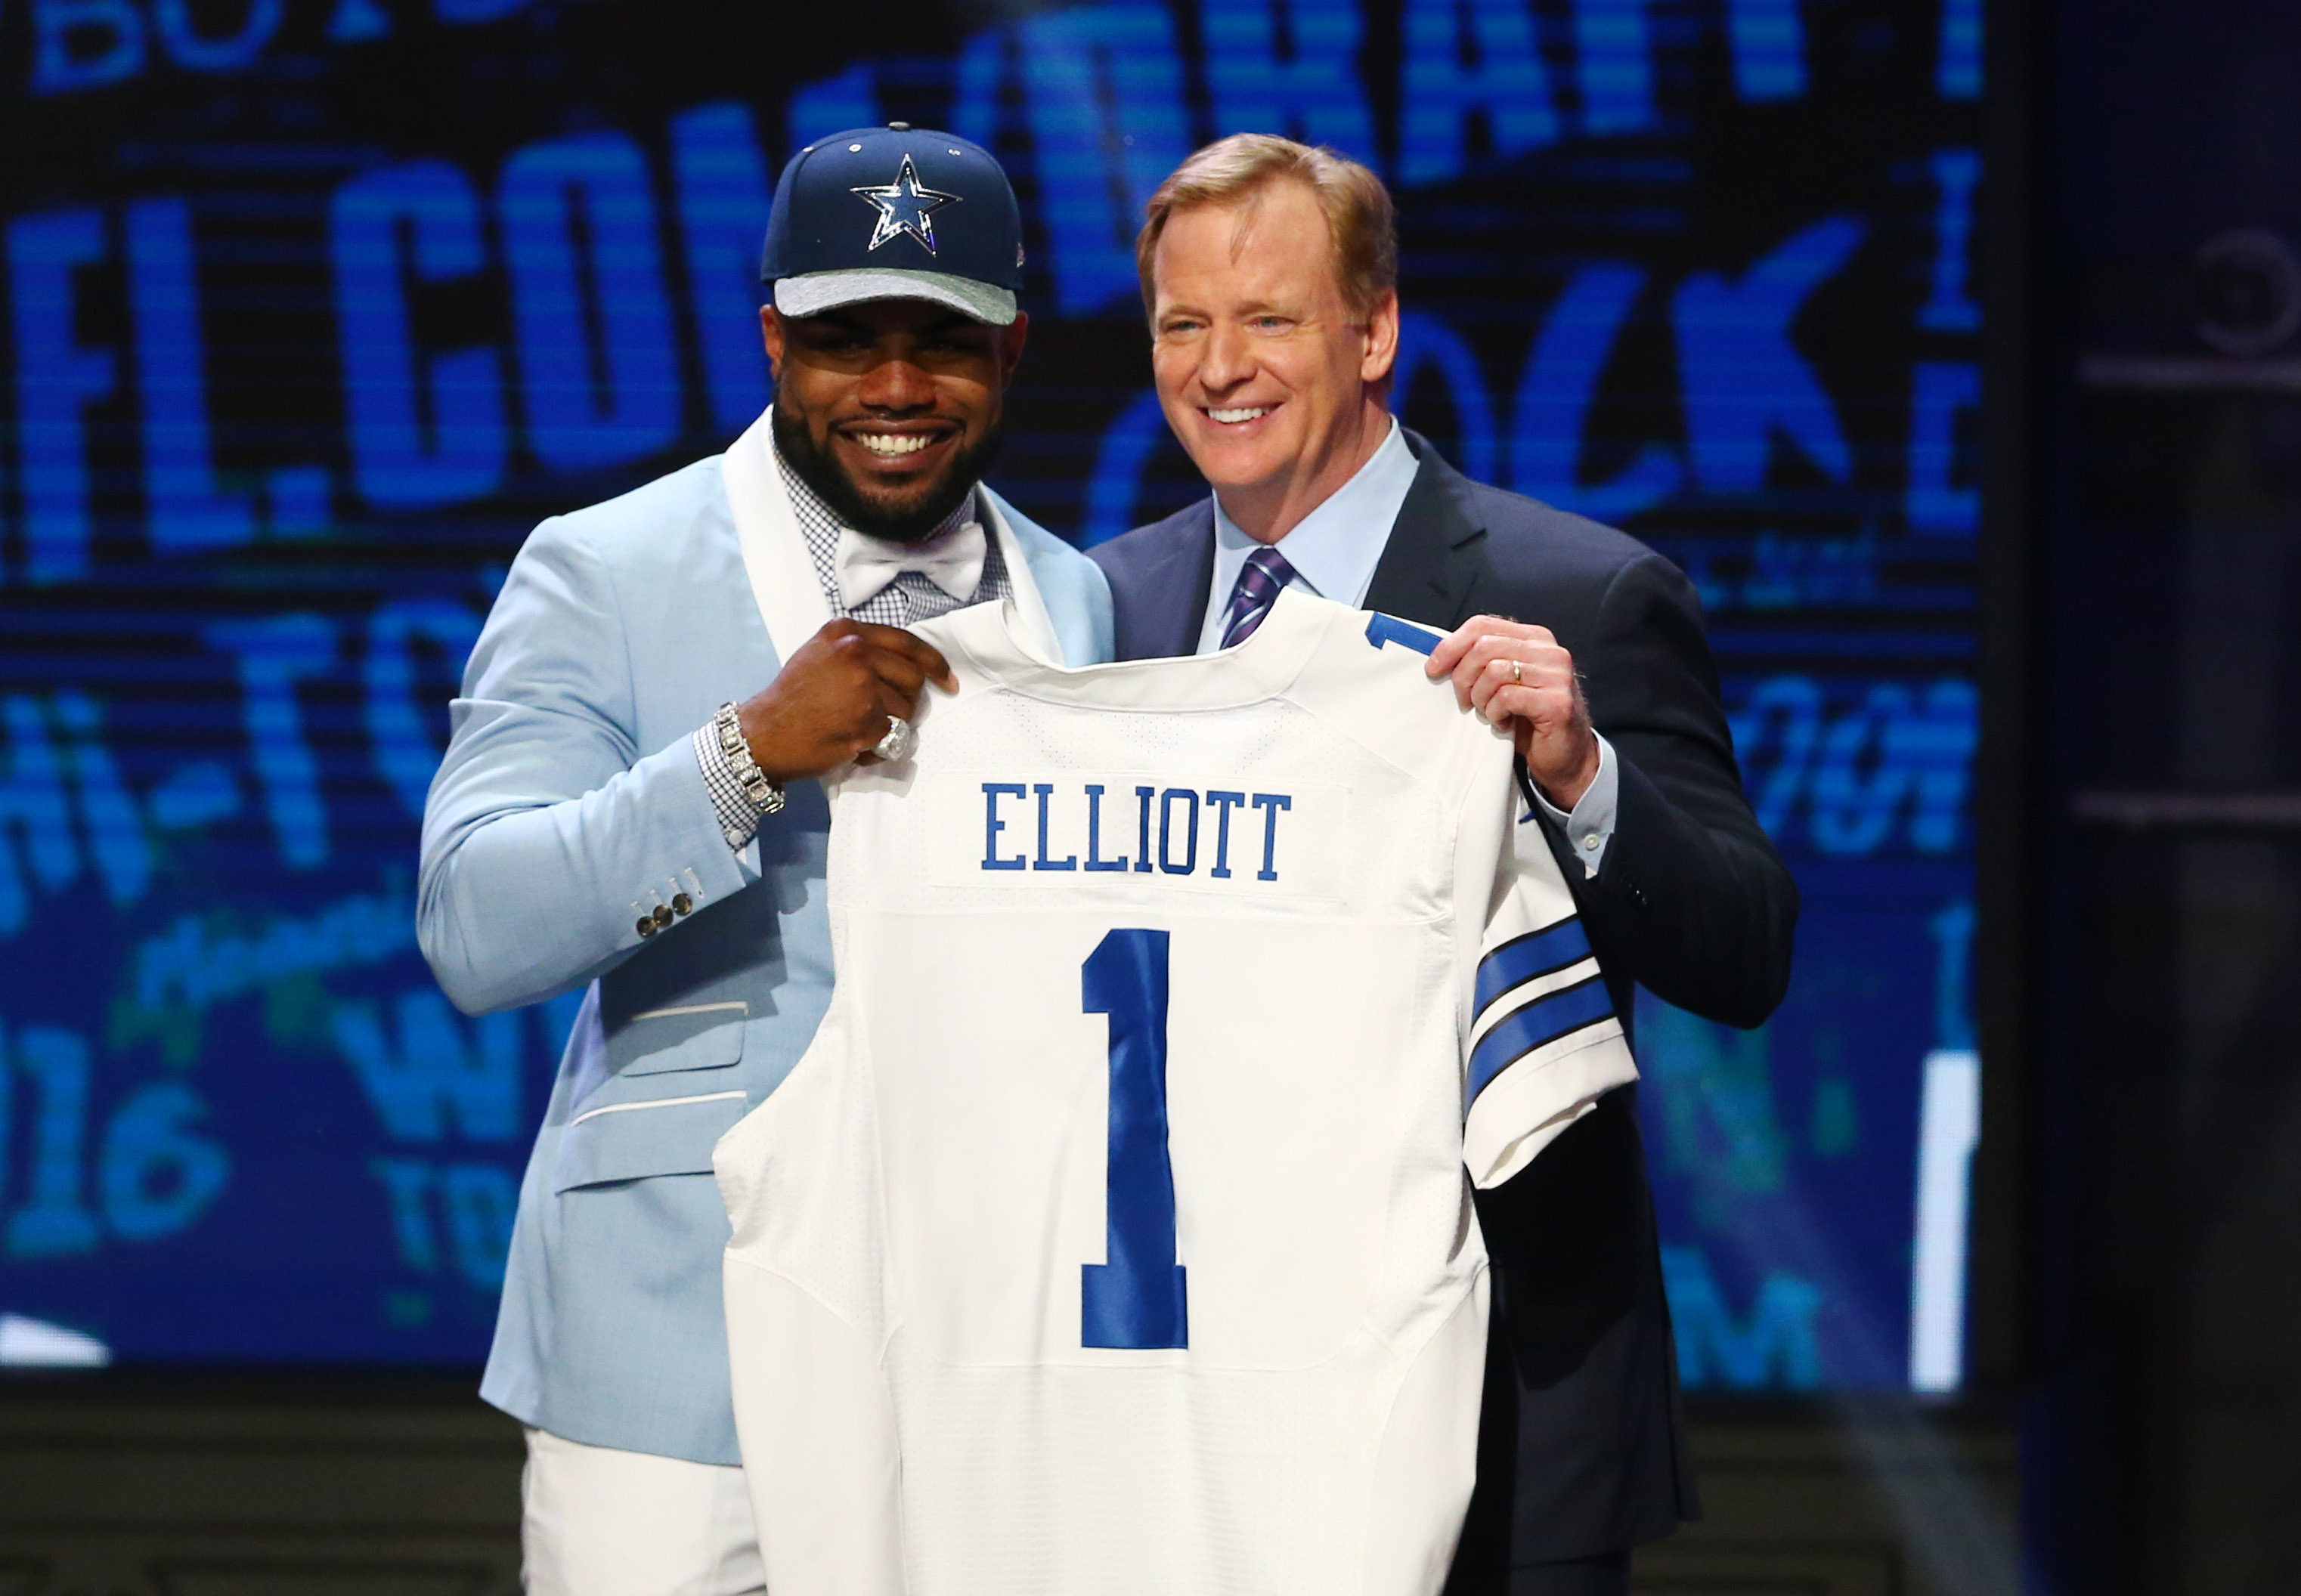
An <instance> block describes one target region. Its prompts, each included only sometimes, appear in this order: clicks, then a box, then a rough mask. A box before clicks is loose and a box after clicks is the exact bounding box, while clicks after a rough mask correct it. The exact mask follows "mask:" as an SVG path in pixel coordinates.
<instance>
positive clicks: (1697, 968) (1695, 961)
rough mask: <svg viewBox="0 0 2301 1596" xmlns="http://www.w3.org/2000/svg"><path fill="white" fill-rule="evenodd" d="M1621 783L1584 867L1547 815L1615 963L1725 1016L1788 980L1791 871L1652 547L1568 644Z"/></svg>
mask: <svg viewBox="0 0 2301 1596" xmlns="http://www.w3.org/2000/svg"><path fill="white" fill-rule="evenodd" d="M1569 648H1571V651H1572V652H1573V654H1574V656H1575V664H1576V667H1577V670H1578V671H1579V673H1580V674H1581V676H1582V678H1583V682H1584V690H1585V691H1586V693H1587V694H1588V696H1589V700H1590V715H1591V720H1592V722H1593V723H1594V724H1595V725H1596V727H1597V729H1598V731H1600V732H1601V733H1602V735H1603V736H1604V737H1605V738H1606V740H1608V741H1609V742H1611V743H1612V744H1613V746H1614V752H1615V754H1616V755H1617V756H1618V757H1619V762H1620V777H1621V793H1620V801H1619V809H1618V810H1617V813H1616V817H1615V822H1614V833H1613V838H1612V840H1611V841H1610V842H1608V843H1607V845H1606V855H1605V860H1604V862H1603V864H1602V865H1601V866H1600V868H1599V871H1598V874H1597V876H1596V878H1595V879H1594V880H1592V879H1587V878H1586V877H1585V876H1584V874H1583V871H1582V866H1581V865H1580V864H1579V863H1578V862H1577V861H1575V860H1573V859H1572V858H1571V856H1570V852H1569V850H1568V848H1567V847H1566V843H1565V839H1564V838H1563V837H1562V836H1560V835H1559V834H1558V833H1557V831H1556V830H1555V828H1552V827H1549V826H1548V823H1547V822H1545V823H1544V824H1545V828H1546V829H1548V830H1550V831H1551V836H1552V846H1553V848H1556V849H1557V850H1558V851H1559V853H1560V867H1561V868H1562V869H1563V870H1564V871H1565V873H1566V876H1567V880H1568V881H1569V882H1571V883H1572V884H1573V887H1574V895H1575V898H1576V900H1577V907H1579V908H1580V909H1581V912H1582V915H1583V918H1584V920H1585V921H1586V923H1587V924H1588V926H1589V930H1590V938H1591V941H1592V942H1593V943H1594V945H1597V946H1600V947H1604V948H1611V949H1613V950H1615V956H1616V957H1618V958H1620V957H1624V956H1625V955H1627V965H1628V966H1629V967H1628V968H1627V969H1619V968H1618V969H1616V970H1614V971H1612V972H1611V973H1612V974H1613V975H1615V976H1616V977H1618V978H1619V977H1623V976H1627V977H1629V978H1632V979H1635V980H1636V981H1637V982H1640V983H1641V984H1642V985H1644V987H1645V988H1646V989H1647V990H1650V991H1652V992H1653V994H1654V995H1655V996H1656V997H1658V998H1661V999H1663V1000H1664V1001H1665V1002H1669V1003H1673V1004H1676V1005H1677V1006H1678V1007H1680V1008H1684V1009H1687V1010H1689V1011H1691V1012H1693V1013H1694V1014H1697V1015H1702V1016H1703V1018H1705V1019H1711V1020H1718V1021H1722V1022H1724V1023H1725V1024H1729V1025H1744V1026H1748V1025H1756V1024H1761V1023H1762V1022H1763V1021H1764V1020H1765V1018H1766V1016H1767V1015H1770V1014H1771V1013H1773V1011H1774V1008H1775V1007H1776V1006H1777V1005H1778V1004H1779V1003H1780V1002H1781V1000H1782V995H1783V993H1784V992H1785V991H1786V990H1788V987H1789V978H1790V941H1791V936H1792V933H1793V932H1795V929H1796V926H1797V915H1798V891H1797V885H1796V883H1795V882H1793V881H1792V880H1791V879H1790V873H1789V870H1788V868H1787V867H1786V865H1783V863H1782V860H1781V856H1780V855H1779V854H1778V853H1776V852H1775V851H1774V845H1773V843H1772V842H1771V841H1770V840H1768V838H1767V836H1766V834H1765V831H1763V830H1762V829H1761V827H1760V826H1759V824H1758V821H1757V816H1756V815H1753V813H1752V812H1751V809H1750V805H1749V801H1748V800H1747V799H1746V798H1745V797H1744V796H1743V793H1742V781H1741V776H1740V773H1739V772H1738V771H1737V769H1736V765H1735V763H1734V745H1733V739H1732V736H1731V734H1730V733H1729V732H1728V731H1727V727H1726V716H1725V711H1724V709H1723V708H1722V706H1720V704H1719V690H1718V672H1717V667H1716V666H1715V665H1714V664H1712V663H1711V657H1710V645H1709V643H1708V641H1707V640H1706V639H1704V637H1703V631H1702V619H1701V610H1700V607H1699V606H1698V605H1697V603H1696V601H1695V598H1694V590H1693V589H1692V587H1691V586H1690V585H1689V584H1688V583H1687V582H1686V578H1685V577H1684V575H1682V574H1681V573H1680V572H1679V571H1678V567H1676V566H1675V565H1673V564H1670V563H1669V561H1668V560H1665V559H1663V558H1662V557H1661V556H1659V555H1654V554H1646V555H1644V556H1640V557H1639V558H1637V559H1635V560H1632V561H1631V562H1629V563H1628V564H1626V565H1624V566H1622V567H1621V569H1620V570H1619V572H1617V573H1616V574H1615V576H1614V579H1613V581H1612V582H1611V584H1610V585H1609V587H1608V589H1607V590H1606V593H1605V596H1604V597H1603V598H1602V600H1601V602H1600V603H1599V606H1598V613H1597V616H1596V622H1595V625H1594V629H1593V631H1592V632H1591V633H1590V635H1589V636H1587V637H1586V638H1585V639H1577V643H1576V644H1569Z"/></svg>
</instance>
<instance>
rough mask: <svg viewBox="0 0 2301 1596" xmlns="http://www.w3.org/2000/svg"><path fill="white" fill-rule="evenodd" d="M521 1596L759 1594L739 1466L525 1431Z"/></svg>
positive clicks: (760, 1575) (755, 1544)
mask: <svg viewBox="0 0 2301 1596" xmlns="http://www.w3.org/2000/svg"><path fill="white" fill-rule="evenodd" d="M520 1494H521V1498H522V1500H523V1504H524V1508H523V1514H522V1517H521V1523H520V1550H521V1552H522V1554H523V1560H524V1562H525V1569H524V1571H523V1575H522V1583H523V1585H524V1586H525V1587H526V1589H527V1591H528V1592H529V1596H764V1592H766V1588H767V1585H766V1573H765V1571H764V1570H763V1569H762V1568H761V1567H760V1563H759V1533H758V1530H757V1527H756V1525H754V1523H753V1520H752V1517H751V1499H750V1497H749V1494H748V1493H747V1492H745V1489H744V1485H743V1471H742V1470H741V1468H734V1467H730V1466H726V1465H724V1464H715V1463H690V1462H688V1461H687V1460H686V1459H684V1458H657V1457H655V1456H652V1455H651V1454H649V1453H646V1452H623V1451H617V1450H615V1449H614V1448H612V1447H604V1446H586V1445H585V1444H583V1443H582V1441H568V1440H565V1439H564V1438H563V1437H560V1436H557V1435H552V1434H548V1433H545V1432H544V1431H541V1430H533V1429H531V1430H530V1431H528V1433H527V1468H526V1471H525V1472H524V1473H523V1475H521V1476H520Z"/></svg>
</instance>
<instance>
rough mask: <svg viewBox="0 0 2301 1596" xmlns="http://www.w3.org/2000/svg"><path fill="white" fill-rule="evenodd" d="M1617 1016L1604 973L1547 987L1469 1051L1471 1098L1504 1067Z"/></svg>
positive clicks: (1486, 1034) (1475, 1098)
mask: <svg viewBox="0 0 2301 1596" xmlns="http://www.w3.org/2000/svg"><path fill="white" fill-rule="evenodd" d="M1613 1017H1614V999H1613V997H1612V995H1611V993H1609V992H1608V991H1607V990H1606V982H1605V980H1604V978H1603V977H1602V976H1600V975H1598V974H1597V973H1595V972H1593V973H1592V974H1591V976H1590V978H1589V979H1588V980H1586V981H1582V982H1577V983H1576V984H1574V985H1572V986H1569V987H1561V988H1560V989H1559V990H1556V991H1552V992H1546V993H1544V995H1543V996H1541V997H1539V998H1536V999H1533V1000H1532V1001H1531V1002H1529V1003H1527V1004H1526V1005H1524V1006H1523V1007H1519V1008H1518V1009H1515V1010H1513V1011H1512V1012H1511V1013H1510V1015H1509V1016H1508V1017H1507V1018H1505V1019H1503V1020H1502V1021H1501V1022H1500V1023H1499V1024H1496V1025H1494V1028H1493V1029H1492V1030H1490V1031H1488V1032H1486V1033H1485V1036H1484V1037H1482V1038H1481V1039H1479V1041H1478V1045H1477V1047H1475V1048H1473V1049H1471V1050H1470V1068H1469V1090H1468V1098H1469V1100H1471V1101H1473V1102H1475V1101H1476V1100H1477V1096H1478V1094H1479V1093H1480V1092H1481V1091H1484V1090H1485V1089H1486V1086H1487V1083H1488V1082H1491V1081H1493V1080H1494V1077H1495V1076H1497V1075H1499V1074H1502V1072H1503V1071H1504V1070H1506V1069H1508V1068H1510V1065H1513V1064H1515V1063H1517V1062H1518V1061H1519V1059H1520V1058H1523V1057H1525V1056H1526V1055H1527V1054H1528V1053H1531V1052H1533V1051H1534V1050H1535V1049H1536V1048H1540V1047H1545V1046H1547V1045H1548V1044H1550V1043H1552V1042H1554V1041H1556V1040H1558V1039H1559V1038H1560V1037H1562V1036H1565V1035H1567V1034H1569V1032H1576V1031H1579V1030H1581V1029H1583V1028H1584V1027H1585V1026H1589V1025H1595V1024H1600V1023H1601V1022H1602V1021H1608V1020H1611V1019H1612V1018H1613Z"/></svg>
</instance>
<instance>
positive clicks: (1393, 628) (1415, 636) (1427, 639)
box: [1366, 615, 1444, 654]
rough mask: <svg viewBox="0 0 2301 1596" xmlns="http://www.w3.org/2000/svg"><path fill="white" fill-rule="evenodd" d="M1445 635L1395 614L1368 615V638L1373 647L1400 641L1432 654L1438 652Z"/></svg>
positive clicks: (1416, 649) (1405, 645)
mask: <svg viewBox="0 0 2301 1596" xmlns="http://www.w3.org/2000/svg"><path fill="white" fill-rule="evenodd" d="M1443 635H1444V634H1443V632H1435V631H1430V630H1429V629H1428V628H1427V627H1421V626H1417V625H1415V624H1414V623H1411V622H1409V621H1401V620H1399V619H1398V618H1397V617H1396V616H1394V615H1368V617H1367V630H1366V639H1367V642H1368V644H1369V645H1370V646H1371V647H1374V648H1381V647H1382V646H1383V645H1384V644H1385V643H1398V644H1402V645H1403V646H1404V647H1406V648H1411V649H1413V650H1414V651H1415V652H1416V653H1417V654H1431V653H1435V652H1436V650H1437V648H1438V641H1439V639H1440V638H1441V637H1443Z"/></svg>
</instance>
